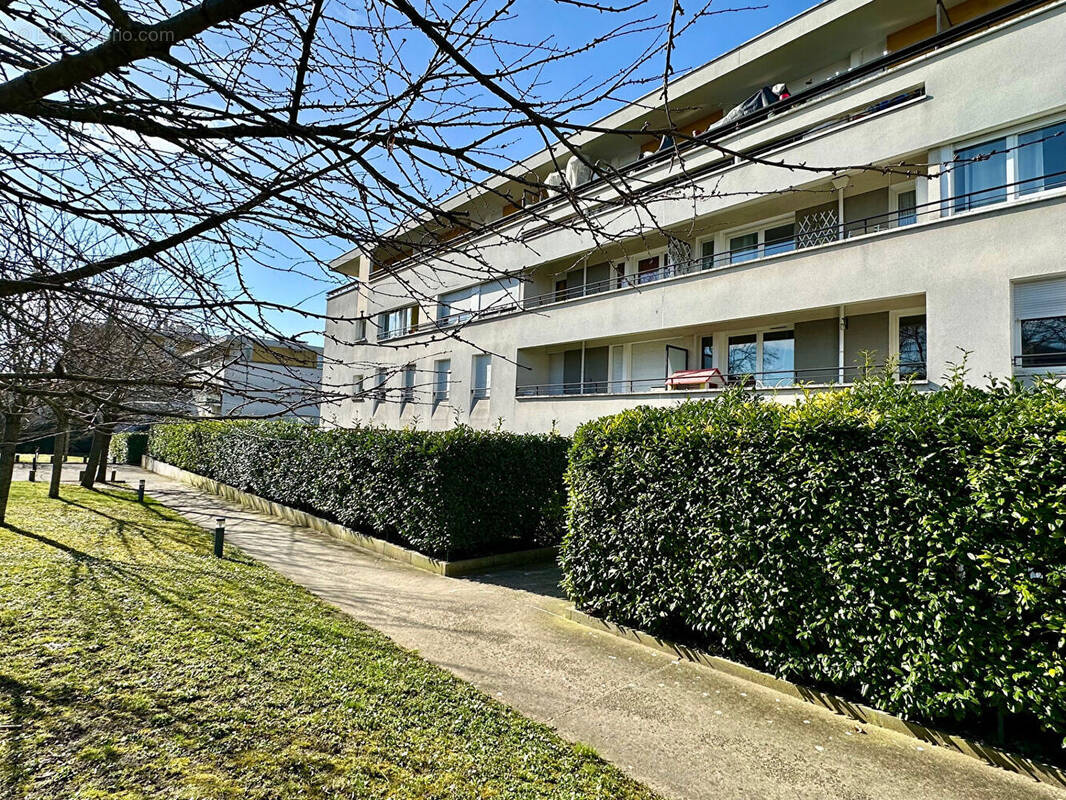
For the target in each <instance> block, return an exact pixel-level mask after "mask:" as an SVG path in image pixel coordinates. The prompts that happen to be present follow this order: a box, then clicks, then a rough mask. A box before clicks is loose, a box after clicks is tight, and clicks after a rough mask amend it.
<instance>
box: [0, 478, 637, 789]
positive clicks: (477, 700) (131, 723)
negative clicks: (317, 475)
mask: <svg viewBox="0 0 1066 800" xmlns="http://www.w3.org/2000/svg"><path fill="white" fill-rule="evenodd" d="M12 488H13V497H12V505H11V507H10V508H9V513H8V522H9V527H6V528H5V527H0V797H5V798H6V797H16V798H42V800H43V799H44V798H47V799H48V800H53V799H54V798H64V800H82V799H83V798H85V799H87V798H105V797H106V798H108V799H109V800H134V798H143V797H165V798H189V800H192V799H193V798H242V800H249V799H255V798H290V797H291V798H296V797H299V798H364V797H366V798H376V797H382V798H384V797H388V798H415V797H417V798H442V800H443V798H448V799H449V800H451V799H452V798H511V797H515V798H525V797H557V798H572V799H573V800H584V799H585V798H606V797H612V798H651V797H653V795H652V794H651V792H650V791H648V790H647V789H645V788H643V787H642V786H641V785H639V784H637V783H635V782H633V781H631V780H629V779H628V778H626V777H625V776H624V775H622V774H621V773H620V772H619V771H618V770H616V769H614V768H613V767H611V766H609V765H608V764H606V763H604V762H603V761H602V760H600V759H599V758H598V757H597V756H596V755H595V754H594V753H593V752H591V750H590V749H589V748H586V747H583V746H581V745H571V744H568V743H566V742H564V741H563V740H561V739H560V738H558V737H557V736H556V735H555V734H553V733H552V732H551V730H550V729H548V728H546V727H544V726H542V725H538V724H535V723H533V722H531V721H529V720H527V719H525V718H523V717H522V716H520V715H519V714H517V713H515V712H513V711H511V710H509V709H507V708H506V707H505V706H503V705H501V704H500V703H498V702H496V701H494V700H492V699H491V698H489V697H487V696H485V695H483V694H481V693H480V692H479V691H477V690H476V689H474V688H473V687H472V686H470V685H469V684H466V683H464V682H463V681H460V680H459V679H458V678H455V677H453V676H452V675H450V674H449V673H447V672H445V671H443V670H441V669H439V668H437V667H435V666H432V665H431V664H428V663H427V662H425V661H423V660H422V659H420V658H419V657H418V656H417V655H414V654H413V653H411V652H408V651H405V650H402V649H400V648H398V647H397V646H396V645H394V644H392V643H391V642H390V641H389V640H388V639H386V638H385V637H384V636H383V635H381V634H379V633H377V632H376V631H373V630H371V629H370V628H367V627H366V626H364V625H362V624H360V623H358V622H355V621H354V620H352V619H350V618H348V617H346V616H344V615H342V614H341V613H340V612H338V611H335V610H333V609H332V608H331V607H329V606H327V605H326V604H325V603H323V602H321V601H319V600H317V599H316V598H314V597H313V596H312V595H310V594H309V593H308V592H306V591H305V590H303V589H302V588H300V587H298V586H296V585H295V584H293V583H291V582H290V581H288V580H287V579H285V578H283V577H281V576H280V575H278V574H277V573H275V572H273V571H272V570H270V569H268V568H266V567H264V566H262V565H260V564H258V563H256V562H254V561H252V560H251V559H249V558H247V557H245V556H244V555H242V554H240V553H238V552H237V551H235V550H232V549H227V558H226V559H224V560H219V559H215V558H213V557H211V555H210V549H211V548H210V541H209V534H208V533H207V532H206V531H203V530H201V529H200V528H197V527H195V526H193V525H191V524H189V523H187V522H185V521H183V520H181V519H180V518H179V517H178V516H177V515H176V514H175V513H173V512H171V511H170V510H168V509H166V508H164V507H162V506H160V505H158V504H154V503H150V504H147V505H144V506H141V505H138V504H137V503H136V502H135V501H134V499H133V497H134V496H133V495H132V494H130V493H128V492H121V491H110V490H109V491H106V492H91V491H86V490H83V489H75V488H73V487H71V488H67V487H64V490H63V494H64V498H63V499H62V500H57V501H50V500H48V499H47V498H46V496H45V493H46V490H47V487H45V486H43V485H41V484H29V483H15V484H13V487H12Z"/></svg>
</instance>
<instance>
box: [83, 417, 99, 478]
mask: <svg viewBox="0 0 1066 800" xmlns="http://www.w3.org/2000/svg"><path fill="white" fill-rule="evenodd" d="M103 444H104V432H103V423H100V424H98V425H97V426H96V427H95V428H93V443H92V445H91V446H90V447H89V457H88V458H87V459H85V470H84V471H83V472H82V473H81V485H82V487H83V488H85V489H91V488H93V483H95V482H96V470H97V467H98V466H99V464H100V448H101V447H102V446H103Z"/></svg>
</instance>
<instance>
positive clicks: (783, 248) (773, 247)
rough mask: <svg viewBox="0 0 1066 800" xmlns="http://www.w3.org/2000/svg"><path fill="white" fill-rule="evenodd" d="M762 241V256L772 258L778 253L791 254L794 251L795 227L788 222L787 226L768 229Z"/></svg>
mask: <svg viewBox="0 0 1066 800" xmlns="http://www.w3.org/2000/svg"><path fill="white" fill-rule="evenodd" d="M763 241H764V243H765V246H764V247H763V254H764V255H768V256H773V255H777V254H778V253H788V252H791V251H792V250H795V249H796V226H795V225H793V224H792V223H791V222H790V223H789V224H788V225H779V226H777V227H776V228H768V229H767V230H766V233H765V234H764V236H763Z"/></svg>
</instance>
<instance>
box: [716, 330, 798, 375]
mask: <svg viewBox="0 0 1066 800" xmlns="http://www.w3.org/2000/svg"><path fill="white" fill-rule="evenodd" d="M787 332H791V333H792V342H793V345H792V346H793V357H792V374H793V379H792V383H790V384H778V385H766V384H764V381H763V378H762V377H761V376H762V374H763V372H764V371H765V370H764V369H763V367H764V362H763V340H764V337H765V336H766V334H768V333H787ZM719 336H720V337H721V338H720V339H718V337H719ZM734 336H755V366H756V370H755V373H754V374H755V376H756V377H755V382H756V386H757V387H758V388H767V389H792V388H794V387H795V385H796V384H797V383H798V382H799V381H800V379H799V377H798V376H796V374H795V373H796V361H795V341H796V324H795V323H793V322H789V323H782V324H779V325H764V326H762V327H759V328H738V329H736V330H728V331H722V332H720V333H718V332H716V333H711V334H701V335H700V339H701V354H702V339H703V338H708V337H714V338H715V342H714V344H715V345H716V346H715V347H714V351H713V353H712V360H713V362H714V365H715V366H716V367H717V368H718V370H719V371H720V372H721V373H722V375H724V376H725V378H726V380H727V381H729V382H733V381H734V379H735V378H738V377H740V376H741V375H746V374H748V373H743V372H741V373H737V374H736V375H734V374H733V373H732V372H731V371H730V369H729V340H730V339H732V338H733V337H734ZM719 342H721V343H722V344H723V345H724V346H722V347H720V346H717V345H718V344H719ZM723 359H724V360H723ZM781 372H787V370H781Z"/></svg>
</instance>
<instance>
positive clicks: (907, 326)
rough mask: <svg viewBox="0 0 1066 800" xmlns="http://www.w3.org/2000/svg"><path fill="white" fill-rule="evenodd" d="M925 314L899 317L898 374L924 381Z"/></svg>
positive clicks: (902, 376)
mask: <svg viewBox="0 0 1066 800" xmlns="http://www.w3.org/2000/svg"><path fill="white" fill-rule="evenodd" d="M925 342H926V330H925V314H913V315H911V316H906V317H900V318H899V342H898V344H899V376H900V377H901V378H914V379H915V380H920V381H924V380H925V378H926V371H925V364H926V360H925V354H926V344H925Z"/></svg>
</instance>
